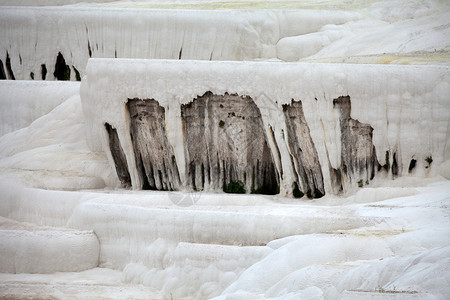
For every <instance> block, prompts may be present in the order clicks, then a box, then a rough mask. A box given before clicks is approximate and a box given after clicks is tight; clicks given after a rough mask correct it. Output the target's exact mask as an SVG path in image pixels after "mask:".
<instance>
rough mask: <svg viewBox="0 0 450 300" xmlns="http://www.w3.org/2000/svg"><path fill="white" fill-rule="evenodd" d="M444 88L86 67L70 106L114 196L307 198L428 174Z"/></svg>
mask: <svg viewBox="0 0 450 300" xmlns="http://www.w3.org/2000/svg"><path fill="white" fill-rule="evenodd" d="M105 79H107V80H105ZM399 82H401V83H402V84H399ZM448 83H449V72H448V67H441V66H383V65H373V66H370V68H368V67H367V66H364V65H342V64H339V65H338V64H302V63H273V62H270V63H269V62H205V61H171V60H123V59H116V60H113V59H92V60H90V62H89V64H88V67H87V77H86V79H85V80H84V81H83V82H82V84H81V97H82V103H83V110H84V113H85V116H86V119H87V125H88V129H89V138H88V141H89V144H90V147H91V149H92V150H94V151H106V153H107V155H108V157H109V159H110V162H111V166H114V167H115V168H116V173H117V175H118V178H119V180H120V181H121V183H122V185H124V186H127V185H131V186H132V187H133V188H136V189H142V188H144V189H156V190H169V191H170V190H194V191H222V190H223V191H227V192H244V191H245V192H247V193H264V194H276V193H280V194H282V195H293V196H295V197H301V196H302V195H306V196H308V197H309V198H318V197H322V196H323V195H324V194H326V193H334V194H346V193H349V192H352V191H354V190H355V189H357V188H359V187H362V186H363V185H366V184H368V183H369V182H370V180H372V179H373V178H374V177H375V176H384V177H386V178H395V177H397V176H402V175H406V174H411V173H412V172H414V175H415V176H428V175H429V174H431V175H432V174H436V171H435V170H436V168H435V167H434V166H435V165H437V166H439V165H440V164H441V163H443V162H445V161H447V160H449V159H450V158H449V151H448V145H449V142H448V137H447V128H448V127H449V120H450V107H449V105H448V99H447V98H446V95H448V94H449V93H450V91H449V84H448ZM380 87H382V88H380ZM411 95H414V97H412V96H411ZM293 99H295V100H293ZM417 107H424V111H423V112H422V111H421V110H420V109H416V108H417ZM414 114H415V115H414ZM418 114H420V115H418ZM419 118H422V120H421V122H420V124H419V123H417V122H416V120H417V119H419ZM419 125H420V126H419ZM407 166H409V167H408V168H406V167H407Z"/></svg>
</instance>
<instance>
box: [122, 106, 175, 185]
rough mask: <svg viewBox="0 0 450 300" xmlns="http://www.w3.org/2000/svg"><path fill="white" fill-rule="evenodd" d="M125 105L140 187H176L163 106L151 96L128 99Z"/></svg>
mask: <svg viewBox="0 0 450 300" xmlns="http://www.w3.org/2000/svg"><path fill="white" fill-rule="evenodd" d="M127 107H128V111H129V113H130V131H131V132H130V133H131V140H132V143H133V148H134V155H135V159H136V166H137V170H138V173H139V176H140V178H141V183H142V186H141V188H142V189H151V190H165V191H172V190H178V189H179V187H180V176H179V173H178V167H177V163H176V159H175V155H174V152H173V149H172V146H171V145H170V144H169V141H168V140H167V136H166V128H165V112H164V108H163V107H162V106H160V105H159V103H158V102H157V101H155V100H153V99H146V100H140V99H128V103H127Z"/></svg>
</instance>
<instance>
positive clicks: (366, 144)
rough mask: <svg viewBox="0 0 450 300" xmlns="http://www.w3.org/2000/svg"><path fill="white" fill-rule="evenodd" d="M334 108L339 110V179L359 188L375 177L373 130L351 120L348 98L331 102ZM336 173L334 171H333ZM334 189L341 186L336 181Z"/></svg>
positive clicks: (375, 160)
mask: <svg viewBox="0 0 450 300" xmlns="http://www.w3.org/2000/svg"><path fill="white" fill-rule="evenodd" d="M333 105H334V107H335V108H337V109H339V111H340V113H341V115H340V118H339V123H340V128H341V167H340V173H341V175H340V177H341V180H345V179H344V178H343V176H342V175H344V176H346V178H347V180H350V179H353V181H354V182H357V183H358V185H359V186H362V185H364V184H367V183H368V182H369V180H371V179H373V177H374V176H375V172H376V169H377V167H378V160H377V157H376V153H375V146H374V145H373V142H372V131H373V128H372V127H371V126H370V125H368V124H364V123H361V122H359V121H358V120H354V119H352V118H351V116H350V113H351V101H350V97H349V96H342V97H339V98H337V99H334V100H333ZM335 173H336V170H335ZM336 184H337V185H336V186H335V187H336V188H337V190H340V189H341V188H342V185H339V183H338V182H337V181H336Z"/></svg>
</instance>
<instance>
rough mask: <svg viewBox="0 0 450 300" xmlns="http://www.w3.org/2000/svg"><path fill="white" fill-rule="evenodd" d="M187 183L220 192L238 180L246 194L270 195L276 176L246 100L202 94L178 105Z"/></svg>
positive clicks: (276, 186) (276, 185)
mask: <svg viewBox="0 0 450 300" xmlns="http://www.w3.org/2000/svg"><path fill="white" fill-rule="evenodd" d="M181 117H182V120H183V128H184V135H185V143H186V144H185V149H186V166H187V168H186V170H187V177H188V184H189V185H190V186H191V188H192V189H194V190H197V191H199V190H203V189H204V188H206V187H208V189H224V190H226V188H227V186H229V185H230V183H234V182H239V181H241V182H242V183H243V184H244V187H245V191H246V192H247V193H250V192H254V193H264V194H276V193H277V192H278V189H279V175H278V171H277V169H276V166H275V163H274V160H273V155H272V152H271V150H270V148H269V145H268V142H267V135H266V132H265V130H264V126H263V122H262V118H261V113H260V111H259V109H258V107H257V106H256V104H255V103H254V101H253V100H252V99H251V98H250V97H242V96H238V95H234V94H233V95H229V94H225V95H214V94H212V93H210V92H207V93H206V94H204V95H203V96H200V97H198V98H196V99H194V101H193V102H191V103H189V104H186V105H183V106H182V107H181Z"/></svg>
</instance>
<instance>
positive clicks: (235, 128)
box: [105, 92, 413, 198]
mask: <svg viewBox="0 0 450 300" xmlns="http://www.w3.org/2000/svg"><path fill="white" fill-rule="evenodd" d="M126 105H127V109H128V112H129V116H130V118H129V122H130V137H131V142H132V148H133V152H132V154H134V159H135V163H136V169H135V170H130V169H129V168H128V167H129V166H128V164H127V160H126V157H128V158H129V159H130V157H132V156H129V155H131V154H130V153H124V151H123V148H122V146H121V143H120V141H119V137H118V134H117V132H116V129H114V127H113V126H111V125H109V124H108V123H106V124H105V128H106V131H107V133H108V136H109V148H110V151H111V155H112V157H113V159H114V164H115V168H116V172H117V175H118V177H119V179H120V181H121V183H122V186H124V187H128V186H131V184H133V187H134V188H137V189H151V190H165V191H173V190H182V189H188V190H194V191H203V190H205V191H217V190H223V191H224V192H230V193H257V194H269V195H274V194H278V193H279V191H280V181H282V180H289V181H290V182H288V184H291V185H292V190H291V191H292V195H293V196H294V197H297V198H298V197H302V196H303V195H306V196H307V197H308V198H320V197H322V196H324V195H325V182H324V177H323V173H322V166H321V162H320V160H319V155H318V152H317V149H316V145H315V144H314V142H313V140H312V138H311V134H310V128H309V126H308V124H307V122H306V118H305V114H304V111H303V105H302V102H301V101H294V100H292V101H291V103H290V104H285V105H283V115H282V116H281V117H284V122H285V124H286V130H287V132H286V137H287V139H286V141H287V146H288V149H289V155H290V158H291V163H292V169H293V171H294V178H288V179H287V178H283V177H282V174H283V172H282V170H283V169H282V168H283V166H281V165H280V166H279V168H280V169H278V168H277V165H276V163H275V159H278V160H277V161H279V162H281V154H280V149H279V147H278V145H277V143H276V139H275V134H274V131H273V128H271V127H269V128H264V124H263V119H262V116H261V112H260V110H259V108H258V106H257V105H256V104H255V102H254V101H253V99H252V98H251V97H248V96H240V95H237V94H228V93H225V94H224V95H215V94H213V93H211V92H207V93H205V94H204V95H202V96H199V97H197V98H195V99H193V101H192V102H190V103H188V104H183V105H181V111H180V112H181V124H180V125H181V126H182V131H183V132H182V133H183V140H182V141H181V140H180V141H178V142H179V143H180V144H179V146H182V147H183V149H184V159H185V160H184V161H178V162H177V161H176V158H175V155H174V149H173V147H172V145H171V144H170V143H169V140H168V138H167V132H166V114H165V109H164V107H162V106H161V105H160V104H159V103H158V102H157V101H156V100H154V99H144V100H142V99H128V102H127V104H126ZM333 106H334V108H335V109H338V110H339V112H340V116H339V129H340V144H341V157H340V161H341V163H340V165H339V166H338V167H337V168H333V167H331V165H329V170H330V183H331V191H332V192H333V193H334V194H340V193H345V192H346V191H347V189H348V187H350V186H354V187H355V186H359V187H362V186H364V185H365V184H368V183H369V181H370V180H371V179H373V177H374V176H375V172H377V171H379V170H380V169H382V167H381V166H380V165H379V163H378V160H377V157H376V153H375V146H374V145H373V142H372V132H373V128H372V127H371V126H370V125H368V124H364V123H361V122H359V121H358V120H355V119H352V118H351V101H350V97H349V96H342V97H339V98H337V99H334V100H333ZM269 145H272V148H271V147H270V146H269ZM325 150H326V151H327V149H325ZM272 151H274V152H272ZM327 153H328V151H327ZM386 156H387V160H386V164H387V165H386V166H384V168H385V169H386V168H387V170H389V169H392V174H393V175H394V176H395V175H396V174H397V172H398V171H397V169H398V166H397V163H396V155H395V154H394V156H393V163H392V166H390V165H389V153H387V154H386ZM325 163H326V162H325ZM328 163H329V162H328ZM182 164H184V167H185V168H184V169H185V172H184V177H183V178H180V173H179V168H180V166H182ZM285 167H286V166H285ZM289 167H290V166H289ZM410 168H411V169H413V167H410ZM132 171H133V172H132ZM130 174H134V176H137V178H138V179H139V180H136V181H137V182H139V184H137V182H136V183H135V182H133V183H132V182H131V179H130V177H131V176H130ZM135 185H139V186H135Z"/></svg>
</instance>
